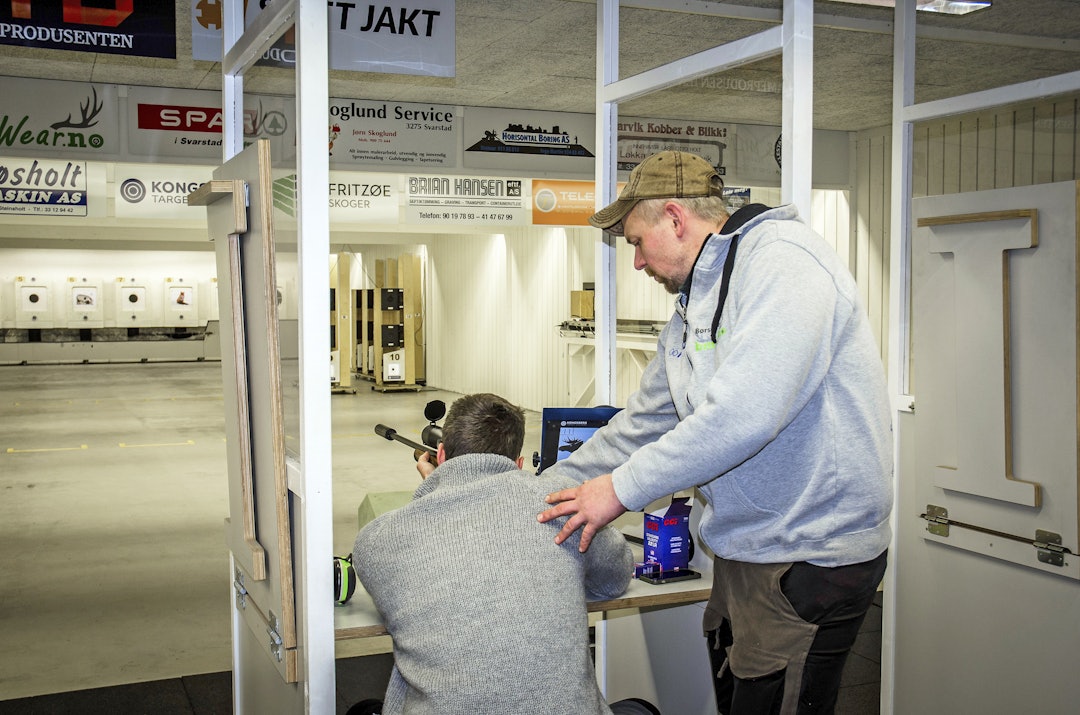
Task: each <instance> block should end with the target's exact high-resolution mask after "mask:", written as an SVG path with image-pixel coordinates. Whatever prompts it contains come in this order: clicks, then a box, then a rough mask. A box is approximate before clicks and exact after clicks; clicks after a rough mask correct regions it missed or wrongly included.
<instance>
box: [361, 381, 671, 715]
mask: <svg viewBox="0 0 1080 715" xmlns="http://www.w3.org/2000/svg"><path fill="white" fill-rule="evenodd" d="M524 438H525V415H524V413H523V412H522V410H521V409H520V408H518V407H516V406H514V405H512V404H510V403H509V402H507V401H506V400H504V399H503V398H501V397H498V396H497V395H491V394H476V395H466V396H464V397H461V398H459V399H457V400H455V401H454V403H453V405H451V406H450V412H449V414H447V416H446V422H445V424H444V428H443V440H442V442H441V443H440V444H439V448H438V455H437V458H436V459H437V462H438V466H437V467H433V466H432V465H431V464H430V463H429V462H428V460H427V457H426V456H425V457H424V458H423V459H422V460H421V462H420V463H419V464H418V465H417V467H418V471H419V472H420V474H421V476H424V477H425V479H424V482H423V483H422V484H421V485H420V486H419V487H418V488H417V490H416V492H415V494H414V495H413V500H412V501H411V502H409V503H408V504H407V505H405V506H404V507H402V508H400V509H396V510H394V511H391V512H387V513H386V514H383V515H382V516H380V517H378V518H377V519H375V520H374V521H372V522H371V523H369V524H368V525H367V526H365V527H364V528H363V529H361V530H360V533H359V534H358V535H357V537H356V543H355V545H354V547H353V565H354V566H355V567H356V573H357V575H358V576H359V578H360V581H361V583H363V585H364V587H365V588H366V589H367V591H368V593H369V594H370V595H371V598H372V600H373V601H374V603H375V607H376V608H377V609H378V611H379V613H380V614H381V616H382V618H383V620H384V622H385V624H386V629H387V630H388V631H389V632H390V635H391V636H392V637H393V640H394V669H393V671H392V673H391V676H390V683H389V685H388V687H387V690H386V698H385V701H384V704H383V707H382V713H383V715H390V714H391V713H394V714H397V713H405V714H408V715H412V714H417V715H421V714H424V715H514V714H515V713H520V714H521V715H526V714H528V715H532V714H533V713H544V714H545V715H560V714H561V715H612V713H615V715H622V714H626V715H648V714H649V713H655V712H656V711H655V710H654V709H653V708H652V707H651V706H648V705H647V704H645V703H644V702H643V701H637V700H627V701H620V702H618V703H613V704H612V705H611V706H610V707H609V706H608V705H607V704H606V703H605V702H604V699H603V697H602V696H601V694H600V690H599V688H598V687H597V683H596V675H595V673H594V670H593V664H592V660H591V657H590V653H589V624H588V612H587V610H586V600H587V599H588V598H597V599H603V598H614V597H616V596H619V595H620V594H622V593H623V591H625V590H626V587H627V585H628V584H629V582H630V578H631V576H632V574H633V556H632V555H631V551H630V548H629V546H628V545H627V544H626V540H625V539H624V538H623V536H622V535H621V534H619V532H617V531H615V529H613V528H611V527H608V528H606V529H603V530H601V531H599V532H598V533H597V534H596V537H595V538H594V539H593V546H592V548H591V549H589V551H588V553H586V552H584V551H582V550H579V549H577V548H574V546H573V544H572V542H571V544H570V545H569V548H567V547H563V546H558V545H556V544H555V543H554V537H555V534H556V532H557V531H558V525H557V524H554V523H553V524H549V525H548V524H538V523H537V522H536V520H535V519H534V518H533V517H534V516H535V514H536V512H537V510H538V509H540V508H542V507H543V505H544V496H545V495H546V494H547V493H548V492H550V491H552V490H553V489H562V488H565V487H567V486H570V485H572V484H573V482H571V481H570V480H568V479H566V478H565V477H562V478H560V477H551V476H548V475H547V474H544V475H541V476H536V475H535V474H533V473H531V472H526V471H522V469H521V466H522V462H523V458H522V457H521V447H522V444H523V442H524Z"/></svg>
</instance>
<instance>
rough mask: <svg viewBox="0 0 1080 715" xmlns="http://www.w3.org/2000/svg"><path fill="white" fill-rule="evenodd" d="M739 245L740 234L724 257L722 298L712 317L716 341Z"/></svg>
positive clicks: (713, 334) (721, 280)
mask: <svg viewBox="0 0 1080 715" xmlns="http://www.w3.org/2000/svg"><path fill="white" fill-rule="evenodd" d="M738 247H739V235H738V234H735V235H734V236H732V237H731V246H729V247H728V250H727V258H725V259H724V275H723V277H721V279H720V299H719V300H718V301H717V302H716V313H715V314H713V319H712V332H711V333H710V335H712V341H713V342H714V343H715V342H716V329H717V328H719V327H720V316H721V315H723V313H724V303H726V302H727V294H728V286H729V285H730V283H731V271H732V269H733V268H735V250H736V249H737V248H738Z"/></svg>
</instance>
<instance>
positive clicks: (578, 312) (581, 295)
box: [570, 290, 596, 320]
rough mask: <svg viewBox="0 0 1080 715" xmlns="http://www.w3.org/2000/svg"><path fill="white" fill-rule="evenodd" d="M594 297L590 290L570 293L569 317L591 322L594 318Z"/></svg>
mask: <svg viewBox="0 0 1080 715" xmlns="http://www.w3.org/2000/svg"><path fill="white" fill-rule="evenodd" d="M595 295H596V294H595V293H594V292H593V291H591V290H572V291H570V317H572V318H588V319H589V320H592V318H593V316H594V312H593V298H594V296H595Z"/></svg>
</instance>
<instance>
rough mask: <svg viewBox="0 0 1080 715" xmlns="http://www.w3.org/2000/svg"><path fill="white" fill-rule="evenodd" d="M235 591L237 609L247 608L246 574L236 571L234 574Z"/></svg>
mask: <svg viewBox="0 0 1080 715" xmlns="http://www.w3.org/2000/svg"><path fill="white" fill-rule="evenodd" d="M232 585H233V590H234V591H236V607H237V608H240V609H244V608H247V594H248V592H247V589H246V588H244V572H243V571H241V570H240V569H236V570H235V571H234V572H233V582H232Z"/></svg>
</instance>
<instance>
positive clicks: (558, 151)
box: [463, 107, 596, 173]
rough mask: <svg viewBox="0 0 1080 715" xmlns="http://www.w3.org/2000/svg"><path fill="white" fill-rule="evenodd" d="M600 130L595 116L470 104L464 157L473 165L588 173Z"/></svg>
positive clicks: (514, 169) (466, 124) (520, 169)
mask: <svg viewBox="0 0 1080 715" xmlns="http://www.w3.org/2000/svg"><path fill="white" fill-rule="evenodd" d="M595 133H596V127H595V122H594V121H593V117H592V115H591V114H572V113H569V112H542V111H537V110H530V109H491V108H486V107H469V108H468V109H466V110H465V125H464V147H465V158H464V160H463V161H464V165H465V166H466V167H467V168H474V169H503V170H506V171H514V172H519V171H572V172H581V173H587V172H591V171H592V170H593V152H594V149H595V144H594V141H593V136H594V135H595Z"/></svg>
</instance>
